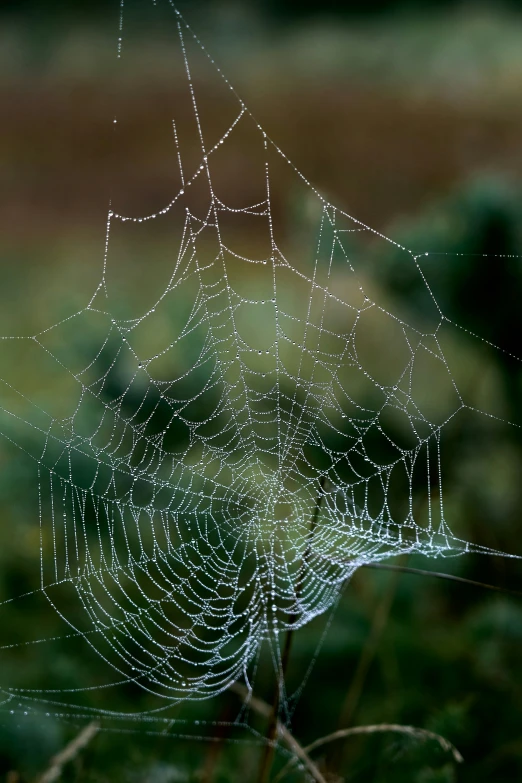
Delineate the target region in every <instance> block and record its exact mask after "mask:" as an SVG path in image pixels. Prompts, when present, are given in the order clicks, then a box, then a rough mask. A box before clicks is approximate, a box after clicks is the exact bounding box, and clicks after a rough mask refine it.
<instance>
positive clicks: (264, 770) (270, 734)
mask: <svg viewBox="0 0 522 783" xmlns="http://www.w3.org/2000/svg"><path fill="white" fill-rule="evenodd" d="M325 484H326V477H325V476H324V475H323V476H321V478H320V479H319V492H318V493H317V498H316V501H315V508H314V513H313V515H312V521H311V523H310V529H309V531H308V536H307V540H306V549H305V552H304V555H303V558H302V560H301V565H300V568H299V574H298V579H297V584H296V588H295V602H296V609H297V603H298V602H299V598H300V597H301V593H302V591H303V587H304V580H305V573H306V566H307V563H308V558H309V557H310V552H311V547H312V539H313V536H314V532H315V526H316V524H317V520H318V518H319V511H320V510H321V503H322V500H323V496H324V487H325ZM297 617H298V616H297V613H294V614H293V615H292V616H291V617H290V620H289V623H290V625H293V624H294V623H295V621H296V620H297ZM293 638H294V629H293V628H290V629H289V630H288V631H287V633H286V638H285V644H284V647H283V654H282V656H281V669H280V673H279V677H278V678H277V682H276V686H275V689H274V699H273V703H272V712H271V715H270V723H269V725H268V730H267V733H266V738H267V740H268V743H267V745H266V747H265V752H264V753H263V758H262V760H261V766H260V769H259V777H258V780H259V783H266V781H267V780H268V776H269V774H270V769H271V767H272V762H273V760H274V752H275V742H274V740H275V737H276V733H277V725H278V717H279V706H280V704H281V696H282V692H283V688H284V681H285V675H286V671H287V669H288V661H289V660H290V650H291V648H292V640H293Z"/></svg>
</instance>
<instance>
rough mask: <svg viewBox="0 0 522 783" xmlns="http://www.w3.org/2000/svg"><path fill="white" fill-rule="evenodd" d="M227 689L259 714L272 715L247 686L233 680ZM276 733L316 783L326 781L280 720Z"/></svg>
mask: <svg viewBox="0 0 522 783" xmlns="http://www.w3.org/2000/svg"><path fill="white" fill-rule="evenodd" d="M229 690H231V691H233V692H234V693H237V695H238V696H239V697H240V698H241V699H242V700H243V702H244V703H245V704H248V706H249V707H251V708H252V709H253V710H254V711H255V712H257V713H258V714H259V715H263V716H264V717H266V718H268V717H269V716H270V715H272V707H271V706H270V704H268V703H267V702H266V701H263V700H262V699H259V698H258V697H257V696H252V694H251V693H250V691H249V690H248V688H246V687H245V686H244V685H242V684H241V683H240V682H234V683H232V685H231V686H230V688H229ZM276 728H277V733H278V734H279V735H280V736H281V739H282V740H283V741H284V742H285V743H286V745H287V746H288V748H289V749H290V750H291V751H292V752H293V753H294V754H295V756H296V758H298V759H300V760H301V761H302V762H303V764H304V765H305V766H306V768H307V769H308V772H309V773H310V774H311V775H312V777H313V779H314V780H315V781H316V783H326V780H325V779H324V777H323V775H322V774H321V771H320V770H319V769H318V768H317V766H316V764H315V763H314V762H313V761H312V759H311V758H310V756H309V755H308V753H306V751H305V750H304V749H303V747H302V746H301V745H300V744H299V742H298V741H297V740H296V739H295V737H294V736H293V734H291V733H290V732H289V731H288V729H287V728H286V726H284V725H283V724H282V723H280V721H277V726H276Z"/></svg>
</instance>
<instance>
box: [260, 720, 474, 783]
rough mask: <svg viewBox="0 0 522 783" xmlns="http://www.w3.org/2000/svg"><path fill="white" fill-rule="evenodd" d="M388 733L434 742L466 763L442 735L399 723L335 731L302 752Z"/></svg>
mask: <svg viewBox="0 0 522 783" xmlns="http://www.w3.org/2000/svg"><path fill="white" fill-rule="evenodd" d="M388 732H393V733H398V734H407V735H409V736H410V737H416V738H418V739H425V740H434V742H438V743H439V745H440V746H441V748H442V749H443V750H445V751H446V753H451V754H452V756H453V758H454V760H455V761H456V762H457V763H458V764H462V762H463V761H464V759H463V758H462V755H461V754H460V752H459V751H458V750H457V748H456V747H455V745H453V744H452V743H451V742H449V740H447V739H446V738H445V737H442V736H441V735H440V734H436V733H435V732H434V731H428V730H427V729H419V728H417V726H403V725H401V724H399V723H376V724H373V725H370V726H353V727H352V728H351V729H339V730H338V731H334V732H333V733H332V734H328V735H327V736H326V737H321V738H320V739H316V740H314V742H311V743H310V745H307V746H306V747H305V748H302V750H303V752H304V753H306V754H308V753H310V752H311V751H312V750H316V748H320V747H322V746H323V745H327V744H328V743H329V742H334V741H335V740H339V739H346V737H354V736H357V735H361V734H381V733H388ZM293 764H294V760H293V759H290V761H289V762H288V763H287V764H285V766H284V767H283V769H282V770H281V771H280V772H279V773H278V774H277V776H276V777H275V779H274V783H278V781H279V780H282V779H283V778H284V776H285V775H286V774H287V773H288V772H290V769H291V767H292V765H293Z"/></svg>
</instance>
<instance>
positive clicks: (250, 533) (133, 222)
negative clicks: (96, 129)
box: [2, 5, 492, 720]
mask: <svg viewBox="0 0 522 783" xmlns="http://www.w3.org/2000/svg"><path fill="white" fill-rule="evenodd" d="M171 11H172V14H173V16H174V20H175V24H176V28H177V36H178V39H177V40H178V56H179V58H180V63H181V68H182V71H183V73H184V83H183V85H182V86H181V87H179V85H178V88H179V90H178V93H177V104H176V105H175V106H174V107H172V106H170V107H168V111H167V112H166V121H165V129H164V130H165V132H166V131H167V130H168V134H169V144H170V148H171V160H170V162H173V163H174V164H175V166H174V165H173V166H172V169H171V171H172V181H173V194H174V195H173V197H172V200H171V201H170V202H169V203H167V204H164V205H162V206H161V207H160V208H158V209H155V210H154V211H151V212H150V213H149V214H145V215H143V214H141V215H139V216H137V215H135V214H133V213H132V198H128V199H127V196H126V194H125V193H123V192H120V193H119V196H118V195H116V196H114V198H113V200H112V203H111V207H110V210H109V213H108V220H107V229H106V243H105V257H104V263H103V272H102V276H101V280H100V283H99V285H98V286H97V288H96V290H95V292H94V294H93V295H92V296H90V297H87V298H86V303H85V305H84V306H83V307H82V308H81V309H80V310H78V311H77V312H74V313H73V314H72V315H68V316H67V317H65V318H64V319H63V320H62V321H60V322H59V323H57V324H55V325H52V326H50V327H48V328H45V329H43V330H42V331H39V332H38V333H36V334H32V335H29V336H26V337H17V338H12V339H11V338H4V346H5V349H6V351H7V352H9V351H10V350H14V349H15V350H16V351H17V352H18V354H17V355H18V356H20V357H23V361H26V362H31V361H33V358H32V357H37V358H36V359H35V360H34V361H36V362H37V363H39V364H38V366H40V365H41V363H43V362H45V363H46V367H47V370H46V371H47V372H48V373H50V374H51V375H53V377H56V378H58V381H56V388H59V389H60V396H59V399H58V400H56V405H55V409H54V410H51V409H50V408H52V406H48V407H44V406H42V405H41V404H40V403H39V401H38V400H35V399H34V395H31V394H30V393H28V392H27V393H26V392H25V390H24V387H23V383H22V381H21V380H20V378H19V377H18V376H16V375H15V377H14V380H13V379H12V378H9V377H5V378H3V403H2V434H3V436H4V438H5V439H6V440H7V441H9V442H11V443H12V444H14V445H15V446H17V447H18V448H20V449H22V450H23V452H24V453H25V454H26V455H27V456H28V457H30V458H31V461H32V463H33V464H34V466H35V474H36V471H37V474H38V486H39V518H40V538H39V551H40V574H39V584H38V585H37V586H36V587H35V588H34V590H33V591H32V593H37V594H38V595H39V596H40V597H44V598H45V600H46V601H48V602H49V603H50V604H51V605H52V606H53V607H54V609H55V610H56V612H57V614H58V615H59V616H60V617H61V618H62V620H63V622H64V623H65V624H66V625H67V626H68V629H69V634H70V637H71V639H75V640H76V641H77V642H79V643H81V644H82V645H88V646H89V648H90V649H91V650H92V651H93V653H95V654H96V655H97V656H99V657H100V658H101V659H102V660H103V661H104V662H105V664H106V666H105V668H106V671H107V679H106V680H105V681H103V682H97V683H95V684H91V685H89V686H85V689H87V690H88V689H95V690H96V689H99V690H103V689H106V688H113V687H115V686H117V685H122V684H128V683H133V684H134V685H136V686H138V687H139V688H140V689H142V690H143V691H145V692H147V693H149V694H153V695H155V696H156V697H158V698H159V699H160V700H161V702H162V703H163V704H166V705H172V704H176V703H178V702H179V701H186V700H194V699H201V698H207V697H209V696H212V695H215V694H217V693H219V692H221V691H223V690H224V689H226V688H228V687H229V686H230V684H231V683H232V682H234V681H236V680H238V679H244V680H245V681H246V682H247V684H250V682H251V681H252V678H253V671H254V670H255V667H256V661H257V657H258V655H259V649H260V647H261V645H262V643H263V642H265V641H268V642H269V643H270V644H271V645H272V646H273V650H274V655H275V657H276V658H277V657H280V645H279V641H278V639H279V637H280V635H281V634H282V633H283V632H284V631H287V630H288V629H294V628H298V627H300V626H303V625H304V624H306V623H308V622H309V621H310V620H311V619H312V618H314V617H316V616H317V615H320V614H322V613H324V612H326V611H327V610H328V609H330V608H332V607H333V606H334V605H335V603H336V601H337V599H338V597H339V594H340V590H341V588H342V587H343V586H344V585H345V584H346V582H347V580H349V578H350V577H351V575H352V574H353V573H354V571H355V570H356V569H357V568H359V567H360V566H362V565H364V564H367V563H375V562H378V561H380V560H384V559H386V558H389V557H390V556H393V555H398V554H400V553H406V552H419V553H422V554H424V555H428V556H433V557H440V556H453V555H456V554H461V553H463V552H470V551H481V552H491V551H492V550H489V549H487V548H485V547H480V546H478V545H476V544H471V543H468V542H467V541H465V540H463V539H461V538H459V536H458V535H456V534H454V533H453V532H452V530H451V528H450V523H449V521H448V519H447V518H446V515H445V512H444V502H443V501H444V493H443V470H442V456H441V455H442V450H443V445H444V431H445V430H446V428H448V427H450V426H451V425H452V423H453V422H454V420H455V418H456V417H457V416H458V415H461V414H462V412H463V411H465V410H470V406H469V405H467V404H466V403H465V401H464V399H463V397H462V395H461V393H460V391H459V388H458V385H457V382H456V380H455V378H454V376H453V374H452V372H451V371H450V367H449V364H448V361H447V360H446V358H445V355H444V351H443V343H444V336H445V333H446V331H447V330H448V329H449V328H450V327H451V323H450V321H449V319H448V318H446V317H445V315H444V314H443V312H442V311H441V309H440V308H439V306H438V304H437V302H436V301H435V298H434V297H433V295H432V292H431V290H430V288H429V285H428V283H427V282H426V280H424V288H425V307H424V308H423V313H422V316H419V319H418V321H417V322H415V323H412V322H411V321H408V322H406V321H405V320H404V318H403V317H401V314H400V311H399V309H398V308H397V307H396V306H395V304H394V303H393V302H392V301H387V300H386V299H385V298H384V297H383V295H382V293H381V292H378V293H375V291H374V286H373V284H372V279H371V275H370V274H369V272H368V263H367V259H366V257H365V249H367V248H368V247H370V243H371V247H372V248H373V250H372V252H373V253H374V254H375V247H379V246H381V245H382V246H384V247H386V246H388V245H389V243H392V244H394V245H395V247H396V250H397V252H400V253H402V254H403V256H404V263H405V264H410V265H414V266H415V267H416V269H417V272H418V275H419V276H420V277H421V278H422V276H423V275H422V269H421V256H419V255H416V254H415V253H414V252H412V251H410V250H408V249H407V248H404V247H401V246H400V245H398V244H397V243H394V242H393V241H392V240H390V239H388V238H386V237H385V236H383V235H382V234H380V233H378V232H376V231H373V230H372V229H370V228H369V227H368V226H366V225H364V224H363V223H361V222H360V221H358V220H356V219H355V218H353V217H351V216H350V215H348V214H347V213H346V212H344V211H342V210H341V209H339V208H337V207H336V206H334V205H333V204H331V203H330V202H329V201H328V200H327V199H326V198H325V197H323V196H322V195H321V194H320V193H319V192H317V191H316V190H315V189H314V187H313V186H312V185H311V184H310V182H308V180H307V179H306V178H305V177H304V176H303V175H302V174H300V172H298V171H297V170H296V169H295V168H294V167H293V165H292V164H291V162H290V161H289V160H288V158H287V157H286V156H285V155H284V153H283V152H282V151H281V150H280V149H279V148H278V146H277V145H276V144H275V143H274V142H273V141H272V140H271V139H270V137H269V136H268V135H267V134H266V133H265V131H264V130H263V128H262V127H261V125H259V124H258V122H257V121H256V120H255V118H254V117H253V115H252V114H251V113H250V111H249V110H248V108H247V107H246V105H245V104H244V103H243V101H242V100H241V99H240V98H239V97H238V95H237V94H236V92H235V91H234V89H233V88H232V86H231V85H230V83H229V82H228V81H227V79H226V78H225V77H224V76H223V74H222V72H221V71H220V69H219V68H218V67H217V66H216V65H215V63H214V61H213V60H212V59H211V58H210V57H209V56H208V54H207V52H206V50H205V48H204V47H203V45H202V44H201V43H200V41H199V39H198V38H197V37H196V36H195V34H194V33H193V32H192V30H191V28H190V27H189V26H188V25H187V23H186V22H185V20H184V19H183V17H182V16H181V15H180V14H179V12H178V11H177V9H176V8H175V7H174V6H173V5H172V6H171ZM120 29H121V31H122V32H121V37H120V38H119V41H118V57H119V58H122V59H123V58H124V56H125V45H124V36H123V5H122V15H121V23H120ZM194 59H195V60H196V61H197V63H198V68H199V69H201V68H202V67H206V66H210V67H211V68H212V69H213V72H214V74H215V75H216V76H217V77H219V84H217V86H216V95H217V96H218V99H219V100H220V101H221V104H220V105H222V106H223V110H222V113H221V120H222V124H223V125H222V127H221V128H220V129H219V130H217V129H216V127H215V125H212V126H211V127H210V126H209V125H208V124H207V123H206V122H205V107H204V106H203V107H202V106H201V105H200V103H199V101H198V90H197V78H194V77H193V75H192V63H193V61H194ZM168 113H170V116H168V117H167V114H168ZM125 119H126V118H125V112H124V109H122V111H121V113H120V114H117V115H116V117H115V119H114V133H115V139H116V141H117V142H118V139H119V138H120V137H119V136H118V134H120V133H124V132H125ZM238 148H240V149H241V150H244V149H246V148H248V157H247V158H246V157H241V156H240V157H239V164H238V160H237V159H236V158H235V157H234V155H235V151H236V150H237V149H238ZM170 162H169V164H170ZM238 165H240V166H241V167H246V169H247V171H248V172H249V178H250V179H251V181H252V183H253V184H252V188H251V191H250V192H249V194H247V195H250V194H253V198H252V199H250V200H248V199H246V198H244V199H243V202H242V203H238V201H237V198H236V200H235V201H234V199H231V198H229V197H227V193H229V190H227V177H226V173H227V172H228V171H233V169H234V167H236V169H237V166H238ZM281 180H284V181H285V182H290V181H291V182H292V188H294V191H295V193H299V194H300V195H299V198H301V197H302V199H303V203H304V204H305V206H306V215H307V217H306V227H305V229H303V232H302V233H303V237H299V241H297V242H293V241H291V238H289V237H288V236H287V235H286V234H285V230H284V229H283V228H282V221H281V205H280V204H278V203H276V202H275V200H274V198H273V196H272V192H273V191H274V190H276V189H277V190H278V191H279V182H280V181H281ZM216 183H217V184H216ZM274 183H277V188H275V187H274ZM116 191H118V188H117V187H116ZM126 200H127V201H128V204H129V205H130V206H129V210H126V209H125V208H124V207H125V202H126ZM120 202H121V204H122V205H123V206H121V204H120ZM355 235H357V237H360V236H361V235H365V236H366V237H367V240H368V241H367V243H366V244H365V243H364V242H363V243H362V245H360V246H358V249H357V250H355V249H354V248H355V246H354V244H353V238H354V236H355ZM155 236H161V237H162V238H163V240H162V241H163V242H164V244H163V245H162V248H163V250H162V252H161V256H162V261H161V264H157V263H156V262H155V261H154V259H153V258H152V257H151V256H149V255H147V253H149V252H150V248H151V247H152V245H151V237H155ZM361 247H362V249H363V250H362V251H361V249H360V248H361ZM368 252H369V251H368ZM126 254H130V255H131V256H133V258H134V259H135V260H134V261H133V263H134V266H135V275H134V277H133V276H132V270H130V269H129V268H128V266H127V265H126V264H125V262H121V261H119V259H120V258H125V256H126ZM122 267H123V271H122ZM129 280H130V282H129ZM136 285H137V288H138V289H139V290H138V291H137V292H136V291H133V290H131V289H132V288H133V287H134V288H136ZM136 297H137V298H136ZM147 298H148V299H149V300H150V304H148V305H147V306H145V307H144V306H143V301H144V300H145V299H147ZM4 363H5V362H4ZM433 388H436V389H437V398H436V399H434V397H433V391H432V390H433ZM419 487H422V488H423V489H422V492H421V493H420V494H421V495H422V502H416V498H417V499H418V497H419V491H418V488H419ZM36 512H37V509H36V508H35V519H36ZM16 600H19V599H16ZM37 641H39V642H40V643H46V642H47V641H49V643H52V640H37ZM26 643H27V642H24V644H26ZM7 646H9V645H7ZM2 688H3V693H4V694H5V704H6V705H7V706H10V705H11V704H14V703H15V701H16V703H20V704H22V702H18V701H17V700H19V699H20V698H22V699H24V700H25V701H24V702H23V703H24V704H25V703H29V702H30V703H34V702H36V703H45V702H48V703H51V704H53V705H54V707H53V709H54V710H56V709H57V707H56V704H60V705H62V704H65V705H71V704H73V703H75V702H74V699H75V695H74V694H75V693H76V694H77V695H78V694H79V693H80V692H81V691H82V688H78V687H75V688H70V689H66V688H56V689H53V688H48V689H46V690H42V689H39V690H38V691H37V690H36V689H33V690H29V689H24V688H20V687H11V686H10V685H9V683H3V685H2ZM102 713H107V714H108V713H109V711H108V710H106V709H105V708H103V709H100V710H99V714H102ZM141 719H142V720H146V717H145V715H144V714H143V715H141Z"/></svg>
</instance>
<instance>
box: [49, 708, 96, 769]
mask: <svg viewBox="0 0 522 783" xmlns="http://www.w3.org/2000/svg"><path fill="white" fill-rule="evenodd" d="M99 730H100V725H99V723H97V721H92V722H91V723H88V724H87V726H85V727H84V728H83V729H82V730H81V731H80V733H79V734H77V735H76V737H74V739H72V740H71V741H70V742H69V744H68V745H66V746H65V748H64V749H63V750H61V751H60V752H59V753H57V754H56V756H53V758H52V759H51V763H50V766H49V768H48V769H47V770H46V771H45V772H44V773H43V775H42V776H41V777H39V778H38V783H54V781H55V780H58V778H59V777H60V775H61V774H62V772H63V768H64V766H65V765H66V764H68V762H69V761H72V760H73V759H74V758H76V756H77V755H78V753H79V752H80V751H81V750H83V748H85V747H86V745H88V744H89V742H90V741H91V740H92V738H93V737H94V736H95V735H96V734H97V733H98V731H99Z"/></svg>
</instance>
